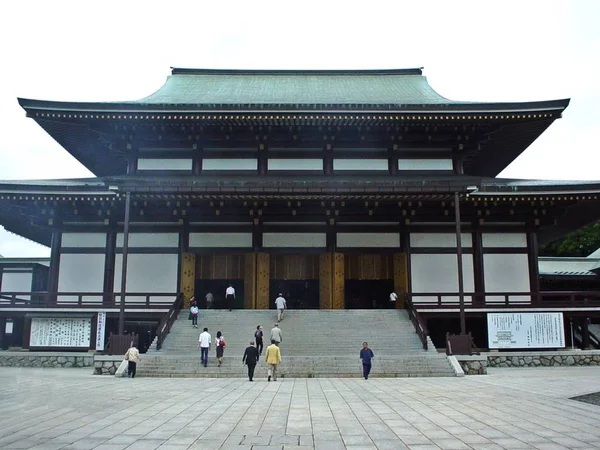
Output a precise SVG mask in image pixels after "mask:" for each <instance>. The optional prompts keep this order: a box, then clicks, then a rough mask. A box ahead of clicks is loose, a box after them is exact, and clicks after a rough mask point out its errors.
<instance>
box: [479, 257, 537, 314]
mask: <svg viewBox="0 0 600 450" xmlns="http://www.w3.org/2000/svg"><path fill="white" fill-rule="evenodd" d="M483 274H484V280H485V281H484V285H485V291H486V292H529V291H530V290H531V287H530V284H529V261H528V258H527V255H525V254H513V255H511V254H487V255H486V254H484V255H483ZM509 301H510V302H527V303H529V302H530V301H531V298H530V297H529V296H511V297H510V299H509ZM486 302H492V303H493V302H504V297H501V296H494V295H489V296H486Z"/></svg>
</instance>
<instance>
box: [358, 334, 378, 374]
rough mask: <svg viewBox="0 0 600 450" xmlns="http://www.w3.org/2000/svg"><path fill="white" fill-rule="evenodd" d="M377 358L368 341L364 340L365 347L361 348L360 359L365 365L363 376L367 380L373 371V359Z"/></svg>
mask: <svg viewBox="0 0 600 450" xmlns="http://www.w3.org/2000/svg"><path fill="white" fill-rule="evenodd" d="M373 358H375V355H374V354H373V350H371V349H370V348H369V343H368V342H363V348H362V349H361V350H360V361H361V362H362V366H363V377H365V380H368V379H369V373H371V359H373Z"/></svg>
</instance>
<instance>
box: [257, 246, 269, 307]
mask: <svg viewBox="0 0 600 450" xmlns="http://www.w3.org/2000/svg"><path fill="white" fill-rule="evenodd" d="M270 269H271V268H270V258H269V254H268V253H257V254H256V309H269V281H270V279H271V277H270Z"/></svg>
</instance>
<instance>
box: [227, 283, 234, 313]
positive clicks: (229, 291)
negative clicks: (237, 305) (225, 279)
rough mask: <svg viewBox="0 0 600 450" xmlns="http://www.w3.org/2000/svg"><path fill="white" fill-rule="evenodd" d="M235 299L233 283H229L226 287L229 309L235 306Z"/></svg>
mask: <svg viewBox="0 0 600 450" xmlns="http://www.w3.org/2000/svg"><path fill="white" fill-rule="evenodd" d="M234 301H235V289H234V288H233V286H232V285H229V286H228V287H227V289H225V303H226V305H227V306H226V307H227V308H229V311H231V309H232V308H233V302H234Z"/></svg>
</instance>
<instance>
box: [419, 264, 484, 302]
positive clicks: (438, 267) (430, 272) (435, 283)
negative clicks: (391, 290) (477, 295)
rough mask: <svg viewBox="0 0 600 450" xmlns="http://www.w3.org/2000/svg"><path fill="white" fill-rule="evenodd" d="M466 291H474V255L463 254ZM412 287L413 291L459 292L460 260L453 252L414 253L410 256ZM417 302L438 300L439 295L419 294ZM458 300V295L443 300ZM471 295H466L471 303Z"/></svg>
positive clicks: (423, 292)
mask: <svg viewBox="0 0 600 450" xmlns="http://www.w3.org/2000/svg"><path fill="white" fill-rule="evenodd" d="M462 261H463V282H464V292H474V290H475V282H474V276H473V256H472V255H463V258H462ZM410 264H411V266H410V272H411V288H412V292H413V293H416V294H418V293H422V294H426V293H443V292H448V293H454V292H456V293H457V292H458V261H457V258H456V255H452V254H413V255H411V257H410ZM413 300H414V301H415V302H433V303H435V302H437V297H433V296H432V297H427V296H423V297H421V296H418V297H414V299H413ZM443 301H447V302H457V301H458V296H445V297H443V298H442V302H443ZM471 301H472V300H471V297H470V296H465V302H466V303H470V302H471Z"/></svg>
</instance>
